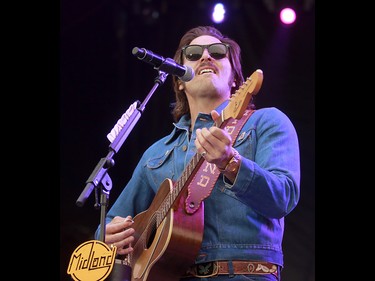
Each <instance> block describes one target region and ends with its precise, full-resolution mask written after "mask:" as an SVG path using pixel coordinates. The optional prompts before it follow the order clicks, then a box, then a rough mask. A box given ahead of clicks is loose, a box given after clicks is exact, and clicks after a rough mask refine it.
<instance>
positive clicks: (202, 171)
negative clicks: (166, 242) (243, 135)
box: [185, 109, 255, 214]
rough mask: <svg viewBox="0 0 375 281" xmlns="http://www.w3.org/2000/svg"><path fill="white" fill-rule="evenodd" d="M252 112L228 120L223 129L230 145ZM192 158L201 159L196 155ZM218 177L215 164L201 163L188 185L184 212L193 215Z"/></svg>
mask: <svg viewBox="0 0 375 281" xmlns="http://www.w3.org/2000/svg"><path fill="white" fill-rule="evenodd" d="M254 111H255V110H251V109H246V110H245V112H244V114H243V115H242V117H241V119H235V118H230V119H228V122H227V123H226V125H225V127H224V129H225V130H226V131H227V132H228V133H229V134H230V135H231V137H232V145H233V144H234V142H235V140H236V138H237V136H238V134H239V133H240V131H241V128H242V127H243V125H244V124H245V122H246V121H247V120H248V119H249V118H250V116H251V115H252V114H253V112H254ZM194 157H200V158H202V156H201V155H200V154H198V153H197V154H196V155H195V156H194ZM200 158H199V159H200ZM199 159H198V160H199ZM219 175H220V172H219V169H218V168H217V167H216V165H215V164H211V163H208V162H207V161H206V160H204V161H203V163H202V164H201V165H200V167H199V169H198V170H197V172H196V173H195V174H194V175H193V178H192V180H191V181H190V183H189V185H188V195H187V197H186V200H185V210H186V212H187V213H189V214H193V213H195V212H196V211H197V210H198V208H199V206H200V204H201V202H202V201H203V200H204V199H206V198H207V197H208V196H209V195H210V194H211V191H212V189H213V188H214V185H215V183H216V180H217V179H218V177H219Z"/></svg>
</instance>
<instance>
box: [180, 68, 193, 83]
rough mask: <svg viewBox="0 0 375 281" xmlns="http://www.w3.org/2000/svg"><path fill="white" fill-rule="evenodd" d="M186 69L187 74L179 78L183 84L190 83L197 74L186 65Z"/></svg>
mask: <svg viewBox="0 0 375 281" xmlns="http://www.w3.org/2000/svg"><path fill="white" fill-rule="evenodd" d="M185 68H186V71H185V74H184V75H183V76H181V77H179V79H180V80H181V81H183V82H188V81H190V80H191V79H193V78H194V75H195V73H194V70H193V69H192V68H191V67H189V66H186V65H185Z"/></svg>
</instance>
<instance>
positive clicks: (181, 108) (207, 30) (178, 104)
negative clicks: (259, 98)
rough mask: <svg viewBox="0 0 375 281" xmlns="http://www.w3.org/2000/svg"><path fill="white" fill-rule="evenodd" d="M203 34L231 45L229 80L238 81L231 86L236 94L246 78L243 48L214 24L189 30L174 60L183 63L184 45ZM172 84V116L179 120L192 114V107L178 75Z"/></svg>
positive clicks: (183, 37)
mask: <svg viewBox="0 0 375 281" xmlns="http://www.w3.org/2000/svg"><path fill="white" fill-rule="evenodd" d="M202 35H210V36H213V37H215V38H217V39H219V40H220V41H221V42H223V43H227V44H229V45H230V47H229V56H228V58H229V61H230V64H231V66H232V80H231V81H229V83H230V84H229V86H230V87H232V83H233V81H235V82H236V86H235V87H232V88H231V95H233V94H234V92H235V91H236V90H238V88H239V87H240V86H241V85H242V83H243V82H244V78H243V75H242V65H241V48H240V46H239V45H238V44H237V42H235V41H234V40H233V39H230V38H228V37H226V36H224V35H223V34H222V33H221V32H220V31H219V30H218V29H216V28H215V27H212V26H198V27H195V28H192V29H190V30H188V31H187V32H186V33H185V34H184V35H183V36H182V38H181V40H180V43H179V45H178V48H177V51H176V53H175V55H174V60H175V61H176V62H177V63H179V64H183V63H182V47H184V46H186V45H189V44H190V42H191V41H193V40H194V39H195V38H197V37H199V36H202ZM172 79H173V80H172V85H173V90H174V92H175V94H176V101H175V102H174V103H172V116H173V119H174V121H176V122H177V121H178V120H179V119H180V118H181V116H182V115H184V114H190V108H189V104H188V100H187V97H186V94H185V92H184V91H181V90H179V89H178V86H179V83H181V81H179V80H178V78H177V77H176V76H173V77H172Z"/></svg>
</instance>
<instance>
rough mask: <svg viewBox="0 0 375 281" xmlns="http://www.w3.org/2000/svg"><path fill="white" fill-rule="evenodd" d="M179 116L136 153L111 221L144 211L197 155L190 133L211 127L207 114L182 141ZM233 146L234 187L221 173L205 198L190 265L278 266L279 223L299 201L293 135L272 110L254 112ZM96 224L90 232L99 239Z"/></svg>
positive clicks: (184, 123)
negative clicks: (257, 263) (233, 262)
mask: <svg viewBox="0 0 375 281" xmlns="http://www.w3.org/2000/svg"><path fill="white" fill-rule="evenodd" d="M227 103H228V102H224V103H223V104H222V105H221V106H219V107H218V108H217V109H216V110H217V111H218V112H219V113H220V112H221V110H222V109H223V108H224V107H225V106H226V104H227ZM190 124H191V120H190V119H189V116H187V115H185V116H183V117H181V118H180V120H179V121H178V123H175V124H174V129H173V131H172V132H171V134H169V135H168V136H165V137H163V138H161V139H160V140H158V141H156V142H155V143H154V144H152V145H151V146H150V147H149V148H148V149H147V150H146V151H145V152H144V154H143V155H142V157H141V159H140V161H139V163H138V164H137V166H136V168H135V170H134V172H133V175H132V177H131V179H130V180H129V182H128V183H127V185H126V186H125V188H124V189H123V191H122V193H121V194H120V195H119V197H118V198H117V200H116V201H115V202H114V204H113V205H112V207H111V208H110V209H109V211H108V213H107V216H106V223H109V222H110V221H111V220H112V219H113V218H114V217H115V216H122V217H126V216H127V215H131V216H133V217H134V216H136V215H137V214H138V213H140V212H142V211H145V210H147V209H148V208H149V206H150V204H151V202H152V200H153V198H154V196H155V194H156V193H157V192H158V189H159V187H160V185H161V184H162V182H163V181H164V180H165V179H166V178H169V179H171V180H172V181H177V180H178V178H179V176H180V175H181V174H182V172H183V170H184V169H185V167H186V166H187V165H188V164H189V161H190V160H191V158H192V156H193V155H195V153H196V148H195V145H194V140H195V138H196V135H195V130H196V129H197V128H203V127H207V128H209V127H211V126H213V125H214V122H213V120H212V118H211V116H210V115H209V114H202V113H201V114H199V115H198V117H197V120H196V122H195V128H194V130H193V132H192V135H191V137H190V139H189V128H190ZM233 146H234V148H235V149H236V150H237V151H238V152H239V153H240V155H241V156H242V162H241V165H240V168H239V171H238V174H237V177H236V179H235V181H234V182H233V184H232V183H230V182H229V181H228V180H227V179H226V178H225V177H224V176H223V175H222V174H220V176H219V178H218V180H217V182H216V184H215V186H214V188H213V189H212V192H211V194H210V195H209V196H208V197H207V198H206V199H205V200H204V233H203V240H202V244H201V248H200V251H199V253H198V255H197V257H196V261H195V262H196V263H203V262H208V261H214V260H253V261H268V262H271V263H274V264H277V265H280V266H283V250H282V239H283V234H284V217H285V216H286V215H288V214H289V213H290V212H291V211H292V210H293V209H294V208H295V207H296V205H297V203H298V201H299V197H300V155H299V143H298V137H297V133H296V131H295V128H294V126H293V124H292V123H291V121H290V119H289V118H288V117H287V116H286V115H285V114H284V113H283V112H281V111H280V110H279V109H277V108H274V107H270V108H262V109H257V110H256V111H255V112H254V113H253V114H252V116H251V117H250V118H249V119H248V120H247V122H246V123H245V125H244V126H243V128H242V130H241V131H240V133H239V135H238V137H237V139H236V140H235V142H234V145H233ZM99 232H100V226H98V229H97V230H96V232H95V238H96V239H98V238H99V237H100V236H99Z"/></svg>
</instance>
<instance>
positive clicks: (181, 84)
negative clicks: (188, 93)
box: [178, 82, 185, 91]
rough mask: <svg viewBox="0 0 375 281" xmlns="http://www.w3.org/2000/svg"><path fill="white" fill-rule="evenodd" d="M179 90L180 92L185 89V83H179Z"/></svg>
mask: <svg viewBox="0 0 375 281" xmlns="http://www.w3.org/2000/svg"><path fill="white" fill-rule="evenodd" d="M178 89H179V90H180V91H183V90H184V89H185V87H184V83H182V82H178Z"/></svg>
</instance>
